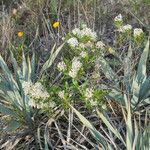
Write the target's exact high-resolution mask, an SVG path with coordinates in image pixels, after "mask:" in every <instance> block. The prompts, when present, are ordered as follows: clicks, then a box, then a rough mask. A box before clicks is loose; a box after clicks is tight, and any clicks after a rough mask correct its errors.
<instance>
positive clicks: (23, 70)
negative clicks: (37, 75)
mask: <svg viewBox="0 0 150 150" xmlns="http://www.w3.org/2000/svg"><path fill="white" fill-rule="evenodd" d="M22 73H23V78H24V80H25V81H27V80H28V66H27V62H26V58H25V55H24V52H22Z"/></svg>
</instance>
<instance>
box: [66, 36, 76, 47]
mask: <svg viewBox="0 0 150 150" xmlns="http://www.w3.org/2000/svg"><path fill="white" fill-rule="evenodd" d="M67 43H68V44H69V45H70V46H71V47H76V46H78V45H79V42H78V39H77V38H75V37H72V38H70V39H69V40H68V41H67Z"/></svg>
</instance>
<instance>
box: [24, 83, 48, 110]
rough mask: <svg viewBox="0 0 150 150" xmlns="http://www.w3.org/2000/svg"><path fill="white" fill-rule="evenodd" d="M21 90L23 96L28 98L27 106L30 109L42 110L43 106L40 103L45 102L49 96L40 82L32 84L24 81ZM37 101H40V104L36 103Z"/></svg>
mask: <svg viewBox="0 0 150 150" xmlns="http://www.w3.org/2000/svg"><path fill="white" fill-rule="evenodd" d="M22 88H23V90H24V93H25V95H26V96H28V98H29V105H30V106H31V107H37V108H42V107H43V106H44V104H43V102H42V101H43V100H46V99H47V98H49V96H50V95H49V94H48V92H47V91H46V90H45V89H44V87H43V85H42V84H41V83H40V82H36V83H35V84H32V83H29V82H26V81H24V82H23V83H22ZM37 99H38V100H39V99H41V102H40V103H38V102H36V100H37Z"/></svg>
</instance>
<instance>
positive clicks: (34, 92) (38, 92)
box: [30, 82, 49, 100]
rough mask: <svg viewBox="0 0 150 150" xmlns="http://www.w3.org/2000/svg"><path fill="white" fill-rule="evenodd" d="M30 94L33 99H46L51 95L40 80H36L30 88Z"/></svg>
mask: <svg viewBox="0 0 150 150" xmlns="http://www.w3.org/2000/svg"><path fill="white" fill-rule="evenodd" d="M30 90H31V91H30V95H31V97H32V98H33V99H42V100H46V99H47V98H48V97H49V94H48V92H47V91H46V90H45V89H44V87H43V85H42V84H41V83H40V82H36V83H35V84H34V85H32V87H31V89H30Z"/></svg>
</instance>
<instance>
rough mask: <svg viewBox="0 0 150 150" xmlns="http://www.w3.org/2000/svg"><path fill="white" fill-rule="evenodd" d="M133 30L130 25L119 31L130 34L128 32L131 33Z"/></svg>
mask: <svg viewBox="0 0 150 150" xmlns="http://www.w3.org/2000/svg"><path fill="white" fill-rule="evenodd" d="M131 30H132V26H131V25H129V24H127V25H125V26H123V27H121V28H120V29H119V31H120V32H124V33H125V32H128V31H131Z"/></svg>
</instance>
